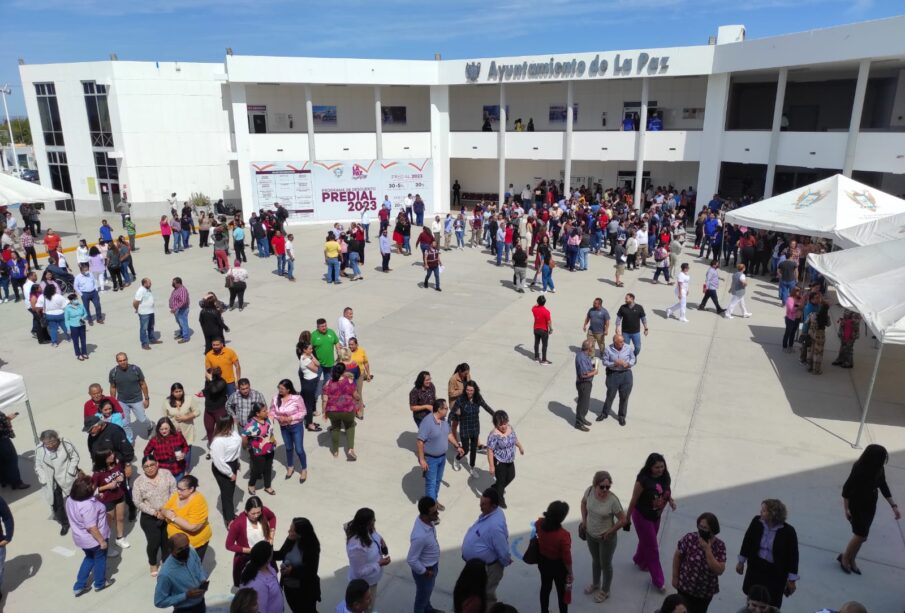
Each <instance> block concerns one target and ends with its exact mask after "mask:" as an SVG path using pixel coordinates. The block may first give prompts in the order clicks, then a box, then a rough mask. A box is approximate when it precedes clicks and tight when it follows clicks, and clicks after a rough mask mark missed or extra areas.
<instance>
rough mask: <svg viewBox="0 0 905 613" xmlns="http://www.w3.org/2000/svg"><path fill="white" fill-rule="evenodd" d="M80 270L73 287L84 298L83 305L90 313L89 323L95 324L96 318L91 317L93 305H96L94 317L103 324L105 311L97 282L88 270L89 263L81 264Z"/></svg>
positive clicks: (86, 311)
mask: <svg viewBox="0 0 905 613" xmlns="http://www.w3.org/2000/svg"><path fill="white" fill-rule="evenodd" d="M79 271H80V272H79V274H78V275H77V276H76V277H75V280H74V282H73V288H74V289H75V292H76V293H77V294H78V295H79V296H80V297H81V298H82V305H83V306H84V307H85V313H87V314H88V323H89V324H92V325H93V324H94V320H93V319H92V318H91V305H94V317H95V319H97V323H99V324H102V323H104V312H103V311H102V310H101V297H100V294H99V293H98V291H97V283H95V281H94V277H92V276H91V273H90V272H89V271H88V264H79Z"/></svg>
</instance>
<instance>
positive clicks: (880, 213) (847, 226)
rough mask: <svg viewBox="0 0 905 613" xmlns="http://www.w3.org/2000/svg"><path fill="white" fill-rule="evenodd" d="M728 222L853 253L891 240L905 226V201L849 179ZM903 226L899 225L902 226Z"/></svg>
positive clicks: (778, 199) (773, 201)
mask: <svg viewBox="0 0 905 613" xmlns="http://www.w3.org/2000/svg"><path fill="white" fill-rule="evenodd" d="M725 220H726V222H727V223H732V224H737V225H740V226H751V227H753V228H761V229H765V230H775V231H778V232H788V233H791V234H805V235H808V236H817V237H821V238H829V239H832V240H833V243H834V244H835V245H836V246H838V247H843V248H848V247H857V246H859V245H867V244H872V243H877V242H881V241H884V240H889V238H890V233H891V232H892V233H893V234H895V233H897V232H899V231H900V230H901V229H902V227H903V226H905V200H902V199H901V198H896V197H895V196H891V195H890V194H887V193H885V192H881V191H880V190H878V189H874V188H872V187H869V186H867V185H864V184H863V183H858V182H857V181H853V180H852V179H849V178H848V177H846V176H843V175H834V176H832V177H829V178H828V179H824V180H822V181H818V182H817V183H812V184H810V185H808V186H805V187H801V188H798V189H794V190H792V191H790V192H786V193H785V194H780V195H779V196H774V197H772V198H768V199H766V200H761V201H760V202H755V203H754V204H750V205H748V206H744V207H742V208H740V209H736V210H734V211H729V212H728V213H726V216H725ZM896 224H897V225H896Z"/></svg>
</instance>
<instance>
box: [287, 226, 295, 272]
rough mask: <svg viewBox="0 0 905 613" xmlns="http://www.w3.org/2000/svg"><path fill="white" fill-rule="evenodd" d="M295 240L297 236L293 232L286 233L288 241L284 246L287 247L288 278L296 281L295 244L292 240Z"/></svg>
mask: <svg viewBox="0 0 905 613" xmlns="http://www.w3.org/2000/svg"><path fill="white" fill-rule="evenodd" d="M294 240H295V236H294V235H292V234H287V235H286V241H285V243H284V248H285V249H286V278H287V279H289V280H290V281H292V282H293V283H295V276H294V274H293V273H294V272H295V245H293V244H292V241H294Z"/></svg>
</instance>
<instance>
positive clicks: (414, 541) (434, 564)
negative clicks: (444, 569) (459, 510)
mask: <svg viewBox="0 0 905 613" xmlns="http://www.w3.org/2000/svg"><path fill="white" fill-rule="evenodd" d="M425 421H427V420H425ZM438 507H439V505H438V504H437V501H436V500H434V499H433V498H431V497H430V496H424V497H422V498H421V500H419V501H418V518H417V519H416V520H415V525H414V526H412V534H411V537H410V538H409V553H408V556H406V561H407V562H408V565H409V567H410V568H411V569H412V578H413V579H414V580H415V608H414V613H433V611H436V609H434V607H433V606H432V605H431V594H432V593H433V591H434V583H436V581H437V572H438V571H439V569H440V543H439V542H438V541H437V529H436V528H435V527H434V524H435V523H436V522H437V521H438V519H439V518H440V509H439V508H438Z"/></svg>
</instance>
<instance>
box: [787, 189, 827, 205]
mask: <svg viewBox="0 0 905 613" xmlns="http://www.w3.org/2000/svg"><path fill="white" fill-rule="evenodd" d="M827 193H828V192H824V191H820V190H819V189H818V190H811V189H806V190H804V191H802V192H801V193H800V194H798V198H796V199H795V202H794V205H795V208H796V209H806V208H808V207H809V206H813V205H815V204H817V203H818V202H820V201H821V200H823V199H824V198H826V196H827Z"/></svg>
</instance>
